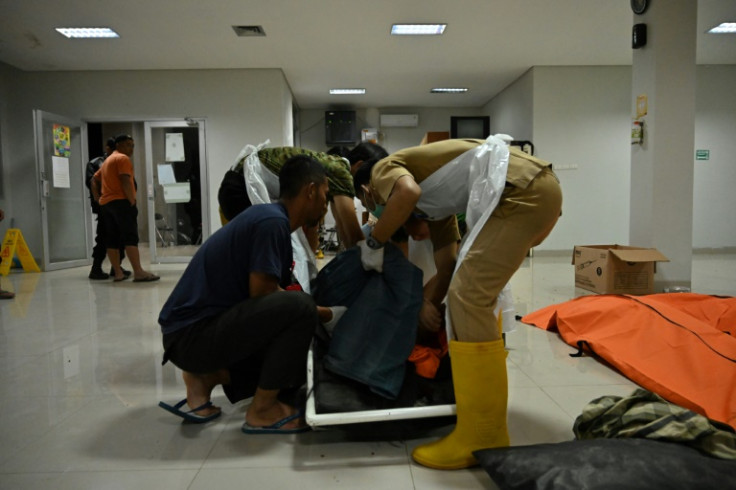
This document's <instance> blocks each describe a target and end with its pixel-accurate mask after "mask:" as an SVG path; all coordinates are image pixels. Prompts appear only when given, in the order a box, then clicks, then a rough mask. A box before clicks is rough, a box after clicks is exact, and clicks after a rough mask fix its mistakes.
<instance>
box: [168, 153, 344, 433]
mask: <svg viewBox="0 0 736 490" xmlns="http://www.w3.org/2000/svg"><path fill="white" fill-rule="evenodd" d="M279 178H280V190H281V194H280V200H279V201H278V202H276V203H272V204H262V205H257V206H251V207H250V208H248V209H247V210H246V211H244V212H243V213H241V214H239V215H238V216H237V217H236V218H234V219H233V220H232V221H230V222H229V223H228V224H227V225H226V226H224V227H223V228H221V229H220V230H218V231H217V232H216V233H214V234H213V235H212V236H211V237H210V238H209V239H208V240H207V241H205V243H204V244H202V246H201V247H200V248H199V250H198V251H197V253H196V254H195V255H194V257H193V258H192V261H191V262H190V264H189V266H188V267H187V268H186V270H185V271H184V274H183V275H182V277H181V279H180V280H179V282H178V284H177V285H176V287H175V288H174V290H173V292H172V293H171V296H170V297H169V299H168V300H167V301H166V304H165V305H164V307H163V309H162V310H161V314H160V316H159V323H160V325H161V330H162V333H163V345H164V351H165V353H164V363H165V362H166V361H167V360H170V361H171V362H172V363H173V364H174V365H176V366H177V367H179V368H180V369H181V370H182V371H183V378H184V383H185V384H186V387H187V397H186V398H185V399H184V400H182V401H181V402H179V403H178V404H176V405H173V406H172V405H168V404H166V403H164V402H161V403H160V406H161V407H163V408H165V409H166V410H168V411H170V412H172V413H174V414H176V415H178V416H180V417H182V418H184V419H185V420H188V421H189V422H196V423H202V422H208V421H210V420H212V419H214V418H217V417H218V416H219V415H220V414H221V411H220V408H219V407H216V406H214V405H213V404H212V402H211V401H210V395H211V393H212V390H213V389H214V387H215V386H217V385H220V384H221V385H223V389H224V391H225V394H226V395H227V397H228V399H229V400H230V401H231V402H232V403H235V402H237V401H239V400H242V399H245V398H248V397H251V396H252V397H253V400H252V402H251V404H250V406H249V407H248V409H247V411H246V414H245V423H244V424H243V428H242V430H243V432H245V433H248V434H250V433H290V432H301V431H304V430H307V429H308V426H306V425H305V422H304V419H303V414H302V413H301V412H300V411H299V410H298V409H297V407H294V406H291V405H288V404H287V403H284V402H282V401H280V400H279V397H278V395H279V393H280V392H281V391H282V390H287V389H290V388H298V387H300V386H301V385H302V384H303V383H304V381H305V380H306V361H307V351H308V349H309V344H310V341H311V339H312V336H313V334H314V331H315V327H316V326H317V322H318V321H320V320H322V321H325V322H326V321H328V320H331V319H332V311H331V310H330V309H329V308H321V307H319V308H318V307H317V306H316V305H315V303H314V301H313V299H312V297H311V296H309V295H308V294H306V293H304V292H301V291H292V290H285V288H287V287H288V286H289V285H290V284H291V282H292V280H291V268H292V263H293V262H292V248H291V239H290V234H291V232H292V231H294V230H297V229H298V228H300V227H301V226H302V225H307V226H314V225H315V224H317V223H318V222H319V220H320V218H321V217H322V216H323V215H324V214H325V212H326V211H327V177H326V174H325V171H324V168H323V167H322V165H320V164H319V163H318V162H317V161H315V160H314V159H312V158H310V157H308V156H303V155H300V156H296V157H294V158H291V159H290V160H289V161H288V162H286V163H285V164H284V166H283V168H282V170H281V173H280V176H279Z"/></svg>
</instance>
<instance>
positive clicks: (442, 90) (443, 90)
mask: <svg viewBox="0 0 736 490" xmlns="http://www.w3.org/2000/svg"><path fill="white" fill-rule="evenodd" d="M467 91H468V89H466V88H460V87H457V88H453V87H438V88H433V89H432V90H430V92H432V93H433V94H460V93H463V92H467Z"/></svg>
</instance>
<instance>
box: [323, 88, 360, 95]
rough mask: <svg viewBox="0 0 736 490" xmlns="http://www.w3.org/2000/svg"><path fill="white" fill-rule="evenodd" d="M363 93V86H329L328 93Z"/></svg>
mask: <svg viewBox="0 0 736 490" xmlns="http://www.w3.org/2000/svg"><path fill="white" fill-rule="evenodd" d="M364 93H365V89H364V88H331V89H330V95H356V94H357V95H362V94H364Z"/></svg>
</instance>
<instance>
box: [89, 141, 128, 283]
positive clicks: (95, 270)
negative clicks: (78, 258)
mask: <svg viewBox="0 0 736 490" xmlns="http://www.w3.org/2000/svg"><path fill="white" fill-rule="evenodd" d="M114 151H115V138H108V139H107V141H106V142H105V154H104V155H103V156H99V157H95V158H93V159H92V160H90V161H89V163H87V171H86V173H85V179H84V183H85V184H86V185H87V189H89V202H90V205H91V206H92V213H93V214H95V215H96V216H97V228H96V230H95V246H94V248H93V249H92V270H90V271H89V278H90V279H93V280H102V279H107V278H109V277H110V276H111V275H115V271H114V270H113V269H112V267H111V268H110V274H109V275H108V274H107V273H106V272H104V271H103V270H102V262H104V260H105V257H107V246H106V245H105V219H104V215H103V214H102V213H100V204H99V203H98V202H97V199H95V196H94V193H93V192H92V179H93V178H94V176H95V173H96V172H97V171H98V170H99V169H100V167H101V166H102V164H103V163H104V162H105V160H106V159H107V157H109V156H110V155H112V152H114ZM98 198H99V196H98ZM124 258H125V248H123V247H121V248H120V261H121V262H122V261H123V259H124ZM123 275H125V276H126V277H128V276H130V271H127V270H125V269H123Z"/></svg>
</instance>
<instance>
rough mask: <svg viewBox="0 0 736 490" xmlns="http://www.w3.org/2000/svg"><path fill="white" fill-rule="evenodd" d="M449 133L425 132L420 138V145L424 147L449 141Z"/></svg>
mask: <svg viewBox="0 0 736 490" xmlns="http://www.w3.org/2000/svg"><path fill="white" fill-rule="evenodd" d="M449 139H450V132H449V131H427V132H426V133H425V134H424V138H422V142H421V143H419V144H420V145H426V144H427V143H434V142H435V141H442V140H449Z"/></svg>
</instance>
